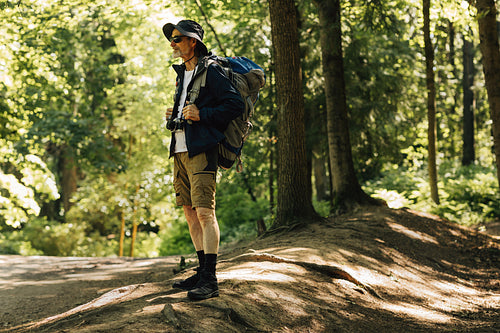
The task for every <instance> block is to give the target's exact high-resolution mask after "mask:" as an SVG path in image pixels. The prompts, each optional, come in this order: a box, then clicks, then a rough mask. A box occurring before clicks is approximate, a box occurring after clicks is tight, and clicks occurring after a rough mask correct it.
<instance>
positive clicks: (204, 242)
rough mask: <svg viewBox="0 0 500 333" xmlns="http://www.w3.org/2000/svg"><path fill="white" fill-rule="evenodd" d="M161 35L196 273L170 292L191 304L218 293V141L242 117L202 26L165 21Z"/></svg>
mask: <svg viewBox="0 0 500 333" xmlns="http://www.w3.org/2000/svg"><path fill="white" fill-rule="evenodd" d="M163 33H164V35H165V37H166V38H167V39H168V40H169V41H170V46H171V47H172V49H173V57H174V58H182V60H183V63H182V64H181V65H173V68H174V70H175V71H176V72H177V80H176V91H175V101H174V106H173V108H168V109H167V112H166V119H167V128H168V129H169V130H171V131H172V141H171V145H170V156H171V157H172V156H173V157H174V188H175V193H176V203H177V205H179V206H183V208H184V214H185V216H186V220H187V223H188V227H189V233H190V235H191V240H192V241H193V245H194V248H195V250H196V253H197V255H198V259H199V267H198V268H197V269H196V274H195V275H193V276H191V277H189V278H187V279H186V280H182V281H177V282H175V283H174V284H173V287H174V288H180V289H183V290H188V297H189V298H190V299H193V300H199V299H206V298H210V297H215V296H218V295H219V288H218V284H217V278H216V275H215V266H216V262H217V253H218V250H219V238H220V233H219V225H218V223H217V218H216V216H215V187H216V176H217V168H218V167H217V160H218V143H219V142H220V141H221V140H222V139H223V138H224V134H223V132H224V130H225V128H226V127H227V125H228V123H229V122H230V121H231V120H233V119H235V118H236V117H238V116H239V115H241V114H242V112H243V110H244V104H243V100H242V99H241V96H240V94H239V93H238V91H237V90H236V89H235V88H234V86H233V85H232V83H231V82H230V81H229V79H228V78H227V77H226V76H225V75H224V73H223V71H222V69H221V68H220V67H219V66H217V65H210V66H207V64H206V62H205V59H206V58H207V57H209V56H210V55H211V54H209V52H208V50H207V47H206V46H205V44H203V34H204V31H203V28H202V27H201V26H200V25H199V24H198V23H196V22H195V21H192V20H182V21H180V22H179V23H177V24H172V23H167V24H165V25H164V26H163ZM205 70H206V71H207V76H206V84H205V86H203V87H201V88H200V91H199V95H198V98H197V99H196V103H189V93H190V91H191V88H192V86H193V82H194V79H195V78H196V77H197V76H198V75H200V74H201V73H202V72H203V71H205Z"/></svg>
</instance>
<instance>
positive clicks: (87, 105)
mask: <svg viewBox="0 0 500 333" xmlns="http://www.w3.org/2000/svg"><path fill="white" fill-rule="evenodd" d="M341 4H342V32H343V40H342V42H343V47H344V70H345V79H346V97H347V105H348V108H349V130H350V134H351V135H350V138H351V147H352V151H353V162H354V167H355V170H356V174H357V177H358V180H359V182H360V183H361V185H362V188H363V190H364V191H365V192H367V193H368V194H370V195H372V196H373V197H378V198H382V199H384V200H386V201H387V203H388V204H389V206H390V207H394V208H399V207H403V206H406V207H411V208H413V209H416V210H421V211H426V212H431V213H434V214H437V215H440V216H442V217H444V218H446V219H449V220H451V221H453V222H456V223H459V224H462V225H468V226H471V225H476V226H480V225H484V224H486V223H488V222H492V221H498V219H499V217H500V191H499V187H498V182H497V176H496V173H497V170H496V168H495V163H494V154H493V138H492V134H491V131H492V129H491V126H492V121H491V117H490V115H489V107H488V98H487V94H486V89H485V85H484V81H485V80H484V77H483V71H482V65H481V53H480V52H479V47H478V45H479V36H478V31H477V14H476V11H475V9H474V7H472V6H470V5H469V3H468V2H467V1H439V2H432V3H431V5H432V7H431V11H430V13H431V17H430V18H431V38H432V42H433V45H434V51H435V63H434V70H435V73H436V76H435V79H436V88H437V100H436V110H437V147H438V149H437V151H438V154H437V165H438V189H439V199H440V203H439V204H437V203H435V201H434V200H432V199H431V191H430V185H429V180H428V178H429V175H428V169H427V163H428V161H427V156H428V152H427V147H428V143H427V88H426V76H425V75H426V66H425V53H424V38H423V31H422V27H423V18H422V14H421V13H422V3H421V2H420V1H413V0H406V1H403V0H395V1H378V0H372V1H354V0H350V1H341ZM497 7H498V2H497ZM296 8H297V14H298V17H299V24H298V27H297V29H298V31H299V41H300V52H301V66H302V80H303V93H304V102H305V125H306V146H307V152H308V154H307V158H308V169H309V176H310V179H311V182H312V184H313V194H312V195H313V203H314V207H315V209H316V211H317V212H318V213H320V214H321V215H323V216H327V215H329V214H330V213H331V212H333V211H335V207H334V204H333V203H332V202H333V200H332V196H331V180H330V173H329V171H328V170H329V157H328V156H329V154H328V142H327V135H326V131H327V129H326V123H327V121H326V106H325V99H326V97H325V93H324V78H323V73H322V67H321V49H320V43H319V39H320V36H319V32H320V29H319V26H320V23H319V19H318V12H317V8H316V6H315V4H314V3H313V2H312V1H302V2H297V4H296ZM0 9H1V12H0V18H1V19H2V22H3V23H4V24H2V26H1V27H0V31H1V34H0V78H1V80H0V94H1V99H0V123H1V127H0V132H1V137H0V150H1V154H0V231H1V234H0V253H3V254H22V255H61V256H112V255H131V256H144V257H155V256H162V255H170V254H182V253H189V252H192V245H191V241H190V238H189V233H188V229H187V225H186V224H185V220H184V218H183V214H182V211H181V210H180V209H179V208H177V207H175V205H174V193H173V187H172V167H173V163H172V161H171V160H169V159H168V147H169V142H170V132H169V131H168V130H166V129H165V120H164V111H165V109H166V108H167V107H169V106H171V105H172V104H173V92H174V85H175V74H174V71H173V70H172V69H171V65H172V64H174V63H177V62H178V61H179V60H173V59H172V58H171V50H170V46H169V44H168V42H167V41H166V39H165V38H164V36H163V34H162V31H161V27H162V26H163V24H164V23H166V22H177V21H179V20H180V19H181V18H190V19H194V20H196V21H198V22H200V23H201V24H202V25H203V26H204V27H205V31H206V33H205V39H204V41H205V44H206V45H207V46H208V48H209V49H210V50H212V51H213V52H214V53H216V54H218V55H222V56H239V55H242V56H246V57H248V58H251V59H253V60H254V61H255V62H257V63H258V64H260V65H261V66H262V67H263V68H264V69H265V71H266V74H267V84H266V86H265V87H264V88H263V90H262V92H261V96H260V99H259V102H258V104H257V109H256V115H255V117H254V119H253V123H254V130H253V132H252V134H251V136H250V139H249V140H248V141H247V143H246V144H245V148H244V152H243V164H244V170H243V172H241V173H237V172H236V171H235V170H229V171H221V172H220V177H219V178H220V181H219V185H218V189H217V216H218V220H219V223H220V224H221V232H222V235H221V237H222V243H223V244H224V243H229V242H232V241H236V240H240V239H243V238H252V237H255V236H256V235H257V233H258V229H257V226H258V225H260V226H261V230H262V226H263V225H266V226H267V227H270V226H271V225H272V222H273V219H274V217H275V214H276V192H277V179H278V177H277V167H276V165H277V160H278V159H277V156H278V154H280V152H279V151H278V150H277V141H278V140H279V138H278V136H277V120H276V108H277V102H276V86H275V76H274V61H273V54H274V50H273V45H272V42H271V41H272V38H271V21H270V18H269V7H268V3H267V1H252V2H242V1H241V2H240V1H203V0H196V1H178V2H176V3H165V2H163V1H154V0H151V1H148V0H126V1H117V0H116V1H115V0H103V1H78V0H75V1H71V2H66V3H65V2H61V1H55V0H54V1H52V0H47V1H30V0H28V1H3V2H0ZM281 153H283V152H281ZM304 195H307V192H306V191H305V192H304Z"/></svg>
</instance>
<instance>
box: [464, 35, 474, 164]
mask: <svg viewBox="0 0 500 333" xmlns="http://www.w3.org/2000/svg"><path fill="white" fill-rule="evenodd" d="M463 41H464V44H463V67H464V71H463V79H462V87H463V104H464V116H463V153H462V165H470V164H472V163H474V160H475V159H476V157H475V149H474V145H475V144H474V93H473V92H472V86H473V85H474V56H473V44H472V42H470V41H468V40H467V38H466V37H465V36H464V38H463Z"/></svg>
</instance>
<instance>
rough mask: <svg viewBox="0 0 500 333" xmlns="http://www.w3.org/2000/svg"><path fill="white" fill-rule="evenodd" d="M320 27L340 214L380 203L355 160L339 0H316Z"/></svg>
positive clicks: (334, 196)
mask: <svg viewBox="0 0 500 333" xmlns="http://www.w3.org/2000/svg"><path fill="white" fill-rule="evenodd" d="M315 2H316V5H317V7H318V11H319V21H320V26H321V28H320V29H321V31H320V36H321V37H320V38H321V54H322V63H323V75H324V77H325V94H326V110H327V133H328V147H329V155H330V174H331V177H332V193H331V197H332V208H333V210H334V211H335V213H337V214H340V213H344V212H347V211H350V210H352V209H354V208H355V207H356V206H359V205H360V204H379V203H380V202H379V201H377V200H374V199H372V198H371V197H370V196H368V195H367V194H366V193H364V192H363V190H362V189H361V186H360V185H359V182H358V179H357V177H356V173H355V171H354V163H353V160H352V150H351V141H350V138H349V123H348V117H347V112H348V111H347V101H346V95H345V80H344V61H343V56H342V30H341V19H340V0H334V1H331V0H316V1H315Z"/></svg>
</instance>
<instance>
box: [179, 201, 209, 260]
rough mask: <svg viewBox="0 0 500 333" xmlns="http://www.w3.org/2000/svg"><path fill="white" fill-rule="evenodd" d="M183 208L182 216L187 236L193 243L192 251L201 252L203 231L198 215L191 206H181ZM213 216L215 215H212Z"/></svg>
mask: <svg viewBox="0 0 500 333" xmlns="http://www.w3.org/2000/svg"><path fill="white" fill-rule="evenodd" d="M182 207H183V208H184V215H185V216H186V221H187V223H188V227H189V234H190V235H191V240H192V241H193V245H194V249H195V250H196V251H201V250H203V249H204V247H203V229H202V226H201V224H200V221H199V220H198V214H197V213H196V211H195V210H194V209H193V208H192V207H191V206H182ZM214 216H215V215H214Z"/></svg>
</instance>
